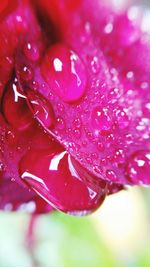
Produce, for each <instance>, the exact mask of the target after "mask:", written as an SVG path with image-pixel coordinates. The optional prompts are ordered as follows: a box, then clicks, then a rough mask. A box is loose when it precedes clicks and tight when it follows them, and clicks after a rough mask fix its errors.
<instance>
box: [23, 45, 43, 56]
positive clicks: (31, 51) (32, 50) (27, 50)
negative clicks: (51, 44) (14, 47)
mask: <svg viewBox="0 0 150 267" xmlns="http://www.w3.org/2000/svg"><path fill="white" fill-rule="evenodd" d="M24 54H25V56H26V57H27V58H28V59H29V60H31V61H37V60H39V58H40V51H39V48H38V46H37V45H36V44H35V43H33V42H27V43H26V44H25V46H24Z"/></svg>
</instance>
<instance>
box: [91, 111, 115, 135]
mask: <svg viewBox="0 0 150 267" xmlns="http://www.w3.org/2000/svg"><path fill="white" fill-rule="evenodd" d="M91 122H92V125H93V127H94V128H95V129H97V130H99V131H108V130H110V129H111V127H112V119H111V117H110V114H109V111H108V109H107V108H103V109H102V108H101V107H96V108H95V109H94V110H93V112H92V115H91Z"/></svg>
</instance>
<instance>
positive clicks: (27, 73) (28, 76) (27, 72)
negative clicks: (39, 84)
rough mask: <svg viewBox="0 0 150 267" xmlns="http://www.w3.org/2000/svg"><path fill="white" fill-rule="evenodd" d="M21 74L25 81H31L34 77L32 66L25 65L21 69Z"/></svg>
mask: <svg viewBox="0 0 150 267" xmlns="http://www.w3.org/2000/svg"><path fill="white" fill-rule="evenodd" d="M19 75H20V78H21V79H22V80H23V81H27V82H28V81H31V80H32V79H33V70H32V69H31V67H27V66H23V67H22V68H21V69H20V70H19Z"/></svg>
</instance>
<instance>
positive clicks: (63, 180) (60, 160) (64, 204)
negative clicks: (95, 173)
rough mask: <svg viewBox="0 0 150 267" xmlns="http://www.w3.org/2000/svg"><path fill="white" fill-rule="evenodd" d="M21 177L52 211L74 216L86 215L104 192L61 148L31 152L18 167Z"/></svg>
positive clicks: (98, 201)
mask: <svg viewBox="0 0 150 267" xmlns="http://www.w3.org/2000/svg"><path fill="white" fill-rule="evenodd" d="M19 170H20V177H21V179H22V181H24V182H25V183H26V184H27V185H28V186H29V187H30V188H32V190H34V191H35V192H36V193H37V194H38V195H39V196H40V197H42V198H43V199H44V200H45V201H46V202H47V203H49V204H50V205H52V206H53V207H54V208H56V209H59V210H61V211H64V212H67V213H72V214H75V215H78V214H81V212H83V211H84V213H89V212H91V211H93V210H94V209H96V208H97V207H98V206H99V205H100V204H101V203H102V201H103V199H104V197H105V194H106V190H105V189H102V188H101V187H100V186H99V187H98V186H96V185H95V184H94V183H93V182H92V179H93V178H92V176H91V174H88V173H87V172H86V170H85V169H84V168H83V167H82V166H81V165H80V164H79V163H78V162H76V161H75V160H74V159H73V158H71V157H70V155H68V153H67V152H66V151H63V150H62V148H61V147H56V146H55V147H54V148H53V149H51V150H42V151H40V150H37V151H35V150H34V151H32V150H30V151H29V152H27V154H26V155H25V156H24V157H23V158H22V160H21V162H20V164H19Z"/></svg>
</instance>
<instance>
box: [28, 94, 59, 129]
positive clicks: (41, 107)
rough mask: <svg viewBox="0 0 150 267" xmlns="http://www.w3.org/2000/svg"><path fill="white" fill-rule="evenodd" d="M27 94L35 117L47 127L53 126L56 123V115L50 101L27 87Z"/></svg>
mask: <svg viewBox="0 0 150 267" xmlns="http://www.w3.org/2000/svg"><path fill="white" fill-rule="evenodd" d="M26 95H27V98H28V101H29V106H30V108H31V111H32V113H33V115H34V117H35V118H36V119H37V120H38V121H39V122H40V123H41V124H42V125H44V126H45V127H46V128H51V127H52V126H53V125H54V122H55V116H54V111H53V108H52V105H51V104H50V102H48V100H47V99H45V98H44V97H43V96H42V95H40V94H39V93H37V92H34V91H33V90H30V89H26Z"/></svg>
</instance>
